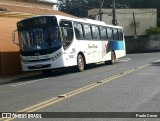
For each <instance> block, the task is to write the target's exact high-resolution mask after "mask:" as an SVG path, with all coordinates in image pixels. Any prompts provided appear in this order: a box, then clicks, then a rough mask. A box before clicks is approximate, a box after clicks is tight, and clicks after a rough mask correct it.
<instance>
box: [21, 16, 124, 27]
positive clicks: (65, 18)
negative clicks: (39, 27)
mask: <svg viewBox="0 0 160 121" xmlns="http://www.w3.org/2000/svg"><path fill="white" fill-rule="evenodd" d="M43 16H44V17H47V16H55V17H56V18H57V19H58V20H59V21H60V20H61V19H64V20H71V21H77V22H82V23H88V24H93V25H100V26H107V27H113V28H121V29H122V27H120V26H114V25H109V24H106V23H105V22H103V21H98V20H93V19H88V18H72V17H67V16H62V15H37V16H32V17H30V18H26V19H23V20H27V19H31V18H36V17H43ZM23 20H21V21H23ZM95 23H96V24H95Z"/></svg>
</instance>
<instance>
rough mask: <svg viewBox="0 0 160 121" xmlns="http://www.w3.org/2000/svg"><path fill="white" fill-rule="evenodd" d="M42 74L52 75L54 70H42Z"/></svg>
mask: <svg viewBox="0 0 160 121" xmlns="http://www.w3.org/2000/svg"><path fill="white" fill-rule="evenodd" d="M42 74H43V75H44V76H51V75H52V70H51V69H48V70H42Z"/></svg>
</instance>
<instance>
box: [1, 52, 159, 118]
mask: <svg viewBox="0 0 160 121" xmlns="http://www.w3.org/2000/svg"><path fill="white" fill-rule="evenodd" d="M0 97H1V98H0V112H19V111H20V112H93V113H94V112H160V53H143V54H129V55H127V56H126V57H124V58H122V59H119V60H117V62H116V64H115V65H104V64H101V65H96V66H95V65H94V66H91V67H89V68H88V69H87V70H85V71H84V72H73V71H72V72H70V71H68V70H67V71H65V70H63V71H58V72H55V74H53V76H51V77H45V78H44V77H43V76H42V75H37V76H32V77H28V78H23V79H19V80H16V81H15V82H12V83H9V84H4V85H0ZM101 114H102V113H101ZM75 115H76V114H75ZM92 115H94V114H92ZM113 115H114V114H113ZM123 115H124V114H123ZM126 115H128V113H126ZM158 116H160V113H159V114H158ZM93 117H94V116H93ZM95 117H96V116H95ZM126 117H127V116H126ZM16 120H18V119H16ZM19 120H21V119H19ZM26 120H28V119H26ZM30 120H33V119H30ZM34 120H36V119H34ZM37 120H40V119H37ZM41 120H51V121H52V120H54V121H61V120H62V121H66V120H68V121H70V120H73V121H75V120H78V121H84V120H87V121H88V120H89V121H93V120H96V121H99V120H104V121H128V120H129V121H159V120H160V118H87V119H86V118H83V117H82V118H48V119H41Z"/></svg>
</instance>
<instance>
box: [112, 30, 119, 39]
mask: <svg viewBox="0 0 160 121" xmlns="http://www.w3.org/2000/svg"><path fill="white" fill-rule="evenodd" d="M113 33H114V40H119V35H118V30H117V29H115V28H114V29H113Z"/></svg>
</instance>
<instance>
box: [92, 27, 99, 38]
mask: <svg viewBox="0 0 160 121" xmlns="http://www.w3.org/2000/svg"><path fill="white" fill-rule="evenodd" d="M92 34H93V39H95V40H99V39H100V35H99V28H98V27H97V26H92Z"/></svg>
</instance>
